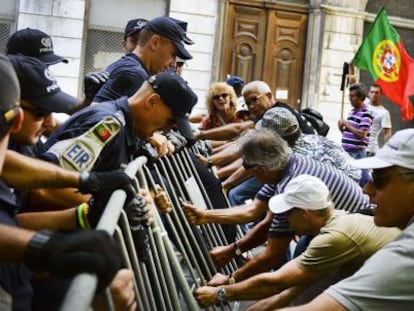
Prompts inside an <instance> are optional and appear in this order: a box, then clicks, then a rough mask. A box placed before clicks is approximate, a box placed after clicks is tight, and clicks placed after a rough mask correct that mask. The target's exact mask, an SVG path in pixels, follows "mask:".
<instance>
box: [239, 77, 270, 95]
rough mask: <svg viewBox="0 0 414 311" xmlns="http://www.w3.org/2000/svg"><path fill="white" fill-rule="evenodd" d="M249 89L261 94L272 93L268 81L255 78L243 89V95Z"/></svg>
mask: <svg viewBox="0 0 414 311" xmlns="http://www.w3.org/2000/svg"><path fill="white" fill-rule="evenodd" d="M249 91H250V92H252V91H256V92H258V93H260V94H267V93H272V90H271V89H270V86H269V85H268V84H267V83H266V82H264V81H260V80H255V81H251V82H249V83H247V84H246V85H245V86H244V87H243V89H242V95H244V93H246V92H249Z"/></svg>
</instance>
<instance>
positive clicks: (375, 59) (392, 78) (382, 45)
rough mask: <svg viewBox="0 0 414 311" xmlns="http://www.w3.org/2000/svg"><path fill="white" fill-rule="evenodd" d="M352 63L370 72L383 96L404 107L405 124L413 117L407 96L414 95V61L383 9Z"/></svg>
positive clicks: (402, 113)
mask: <svg viewBox="0 0 414 311" xmlns="http://www.w3.org/2000/svg"><path fill="white" fill-rule="evenodd" d="M352 63H353V64H354V65H355V66H356V67H358V68H360V69H362V70H367V71H369V72H370V73H371V75H372V78H373V79H374V82H375V84H378V85H379V86H381V88H382V93H383V94H384V95H385V96H386V97H387V98H388V99H389V100H391V101H392V102H393V103H394V104H396V105H398V106H400V107H401V116H402V119H403V120H404V121H409V120H411V119H412V118H413V106H412V104H411V102H410V99H409V97H408V96H409V95H412V94H414V61H413V60H412V58H411V57H410V55H408V54H407V52H406V51H405V48H404V45H403V43H402V42H401V38H400V35H399V34H398V32H397V31H396V30H395V29H394V28H393V27H392V26H391V25H390V23H389V21H388V17H387V12H385V9H384V8H382V9H381V10H380V11H379V12H378V14H377V17H376V18H375V20H374V22H373V23H372V25H371V27H370V28H369V30H368V33H367V35H366V37H365V39H364V41H363V42H362V44H361V46H360V47H359V49H358V52H357V53H356V55H355V57H354V59H353V60H352Z"/></svg>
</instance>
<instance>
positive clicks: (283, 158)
mask: <svg viewBox="0 0 414 311" xmlns="http://www.w3.org/2000/svg"><path fill="white" fill-rule="evenodd" d="M238 144H239V147H240V152H241V153H242V155H243V158H244V159H245V160H246V162H247V163H249V164H257V165H263V166H265V167H266V168H267V169H268V170H282V169H284V168H285V167H286V166H287V164H288V160H289V156H290V155H291V154H292V149H290V147H289V146H288V144H287V142H286V141H285V140H284V139H283V138H282V137H281V136H280V135H279V134H277V133H275V132H274V131H272V130H269V129H265V128H262V129H251V130H248V131H246V132H245V133H244V134H243V135H242V136H241V137H240V138H239V139H238Z"/></svg>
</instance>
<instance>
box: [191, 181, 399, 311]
mask: <svg viewBox="0 0 414 311" xmlns="http://www.w3.org/2000/svg"><path fill="white" fill-rule="evenodd" d="M269 209H270V210H271V211H272V212H273V213H275V214H278V215H285V216H286V217H287V219H288V221H289V225H290V227H291V228H292V229H293V230H294V231H295V233H296V234H297V235H299V236H301V235H312V236H315V237H314V238H313V239H312V241H311V242H310V244H309V246H308V247H307V248H306V250H305V251H304V253H302V254H301V255H300V256H298V257H296V258H295V259H292V260H291V261H289V262H288V263H286V264H285V265H283V266H282V267H281V268H280V269H279V270H277V271H275V272H272V273H262V274H259V275H257V276H254V277H252V278H249V279H247V280H245V281H242V282H240V283H236V284H231V285H226V286H221V287H208V286H206V287H201V288H198V289H197V290H196V291H195V295H196V298H197V300H198V302H199V304H200V305H201V306H203V307H206V306H209V305H211V304H213V303H215V302H216V301H217V298H219V297H220V293H222V295H221V298H223V293H224V296H225V297H226V298H227V299H228V300H255V299H261V298H265V297H268V296H270V295H272V294H277V293H280V295H277V296H275V297H271V298H270V299H268V300H266V301H259V302H257V303H256V304H255V306H253V307H252V309H254V310H274V308H275V307H280V306H286V305H289V303H290V302H291V301H292V300H293V299H294V298H295V297H297V296H298V295H299V294H302V293H303V294H306V295H305V297H302V299H307V301H309V300H310V299H311V297H315V295H316V294H319V293H320V292H321V290H323V289H325V288H326V287H327V286H328V285H329V284H333V283H334V282H336V281H338V280H340V279H343V278H345V277H347V276H349V275H352V274H353V273H354V272H355V271H356V270H357V269H358V268H360V267H361V265H362V264H363V262H364V261H365V260H366V259H368V258H369V257H370V256H371V255H372V254H374V253H375V252H376V251H377V250H379V249H380V248H382V247H383V246H385V245H386V244H388V243H389V242H391V241H392V240H394V239H395V238H396V237H397V236H398V235H399V234H400V230H398V229H396V228H378V227H377V226H375V224H374V221H373V219H372V218H373V217H372V216H367V215H361V214H358V213H354V214H346V213H345V212H344V211H338V210H335V209H334V206H333V202H332V199H331V196H330V193H329V189H328V187H326V185H325V184H324V183H323V182H322V181H321V180H320V179H319V178H317V177H314V176H310V175H306V174H303V175H299V176H297V177H295V178H293V179H291V180H290V181H289V183H288V184H287V186H286V188H285V190H284V192H283V193H282V194H279V195H276V196H274V197H272V198H271V199H270V201H269Z"/></svg>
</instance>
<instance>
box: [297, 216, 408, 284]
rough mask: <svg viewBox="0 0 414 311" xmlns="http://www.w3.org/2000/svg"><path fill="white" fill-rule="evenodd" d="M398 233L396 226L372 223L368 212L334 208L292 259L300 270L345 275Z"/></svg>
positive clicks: (352, 271) (393, 238)
mask: <svg viewBox="0 0 414 311" xmlns="http://www.w3.org/2000/svg"><path fill="white" fill-rule="evenodd" d="M400 233H401V231H400V230H399V229H397V228H383V227H377V226H375V224H374V219H373V217H371V216H366V215H362V214H345V213H344V212H343V211H334V215H333V216H332V217H331V218H330V219H329V220H328V222H327V223H326V225H325V226H324V227H322V228H321V230H320V233H319V234H318V235H317V236H315V238H314V239H313V240H312V241H311V243H310V244H309V246H308V248H307V249H306V250H305V252H304V253H302V254H301V255H300V256H299V257H297V258H296V259H295V260H296V263H297V264H298V265H299V267H301V268H302V269H304V270H315V271H325V272H326V273H338V274H339V275H340V276H341V277H345V276H348V275H351V274H353V273H354V272H355V271H356V270H358V269H359V268H360V267H361V266H362V264H363V263H364V261H365V260H367V259H368V258H369V257H370V256H371V255H372V254H374V253H375V252H376V251H377V250H379V249H380V248H382V247H384V246H385V245H386V244H388V243H389V242H391V241H393V240H395V238H396V237H397V236H398V235H399V234H400Z"/></svg>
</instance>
